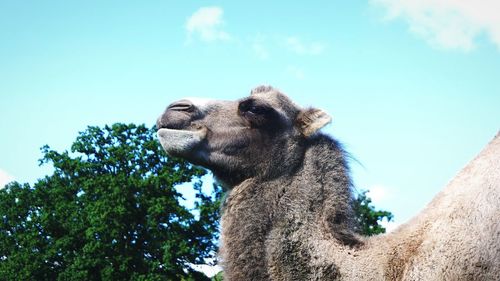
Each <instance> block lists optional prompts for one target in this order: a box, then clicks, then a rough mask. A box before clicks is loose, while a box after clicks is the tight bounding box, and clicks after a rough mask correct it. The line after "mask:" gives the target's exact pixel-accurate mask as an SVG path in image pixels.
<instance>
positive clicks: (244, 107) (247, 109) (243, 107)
mask: <svg viewBox="0 0 500 281" xmlns="http://www.w3.org/2000/svg"><path fill="white" fill-rule="evenodd" d="M239 110H240V112H241V113H247V114H251V115H265V114H268V113H270V112H271V111H272V109H271V108H269V107H267V106H264V105H258V104H255V103H254V102H253V101H252V100H247V101H244V102H242V103H240V106H239Z"/></svg>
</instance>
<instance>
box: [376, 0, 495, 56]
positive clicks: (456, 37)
mask: <svg viewBox="0 0 500 281" xmlns="http://www.w3.org/2000/svg"><path fill="white" fill-rule="evenodd" d="M371 2H372V4H376V5H381V6H383V7H385V8H386V9H387V18H388V19H396V18H401V19H404V20H405V21H407V22H408V24H409V26H410V30H411V31H412V32H413V33H415V34H417V35H418V36H420V37H422V38H423V39H425V40H426V41H427V42H428V43H430V44H431V45H432V46H435V47H439V48H446V49H460V50H464V51H469V50H471V49H473V48H474V47H475V40H476V39H477V38H478V37H480V36H481V35H482V34H485V35H487V36H488V37H489V39H490V40H491V41H492V42H493V43H494V44H496V45H497V47H498V48H499V49H500V12H499V11H500V1H498V0H480V1H471V0H453V1H451V0H371Z"/></svg>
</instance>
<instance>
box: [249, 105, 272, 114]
mask: <svg viewBox="0 0 500 281" xmlns="http://www.w3.org/2000/svg"><path fill="white" fill-rule="evenodd" d="M246 111H247V112H249V113H252V114H257V115H262V114H266V113H268V112H269V109H268V108H266V107H262V106H255V105H252V106H250V107H249V108H248V109H247V110H246Z"/></svg>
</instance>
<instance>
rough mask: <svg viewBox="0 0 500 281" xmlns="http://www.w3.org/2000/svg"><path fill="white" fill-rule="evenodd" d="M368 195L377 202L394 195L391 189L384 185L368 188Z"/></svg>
mask: <svg viewBox="0 0 500 281" xmlns="http://www.w3.org/2000/svg"><path fill="white" fill-rule="evenodd" d="M367 195H368V197H370V198H371V199H372V201H373V202H374V203H375V204H377V203H380V202H382V201H385V200H388V199H390V198H391V197H392V192H391V189H390V188H388V187H386V186H383V185H378V184H377V185H373V186H372V187H370V188H369V189H368V193H367Z"/></svg>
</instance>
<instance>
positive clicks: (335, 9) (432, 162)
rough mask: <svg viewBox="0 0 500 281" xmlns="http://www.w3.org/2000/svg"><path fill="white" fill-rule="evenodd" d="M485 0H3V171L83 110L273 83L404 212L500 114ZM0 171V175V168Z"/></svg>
mask: <svg viewBox="0 0 500 281" xmlns="http://www.w3.org/2000/svg"><path fill="white" fill-rule="evenodd" d="M499 10H500V7H499V4H498V2H496V1H483V2H480V3H479V2H477V3H475V2H474V3H472V1H465V0H455V1H445V0H429V1H417V0H377V1H308V2H307V4H304V3H301V2H299V1H296V2H293V1H286V2H285V1H273V2H270V1H251V2H248V3H245V2H241V1H140V2H139V1H11V0H0V120H1V123H0V132H1V138H0V181H3V182H5V181H7V180H8V179H14V180H17V181H20V182H34V181H35V180H36V179H37V178H40V177H43V176H44V175H46V174H47V173H50V172H51V170H50V167H45V166H43V167H39V166H38V161H37V160H38V159H39V158H40V157H41V153H40V150H39V148H40V147H41V146H43V145H45V144H49V145H50V146H51V147H52V148H55V149H57V150H65V149H69V147H70V145H71V143H72V141H73V140H74V139H75V137H76V136H77V134H78V132H79V131H82V130H84V129H85V128H86V126H88V125H104V124H112V123H114V122H125V123H130V122H133V123H145V124H147V125H153V124H154V122H155V120H156V118H157V116H158V115H159V114H160V113H161V112H162V110H163V109H164V108H165V106H166V105H167V104H168V103H170V102H172V101H174V100H176V99H179V98H181V97H184V96H200V97H210V98H217V99H237V98H241V97H243V96H245V95H247V94H248V93H249V91H250V90H251V88H253V87H255V86H257V85H260V84H271V85H273V86H275V87H277V88H279V89H281V90H282V91H283V92H285V93H287V94H288V95H289V96H291V97H292V98H293V99H294V100H295V101H297V103H299V104H301V105H303V106H316V107H321V108H323V109H324V110H326V111H327V112H329V113H330V114H331V115H332V117H333V123H332V124H331V125H329V126H328V127H326V128H325V130H324V131H325V132H326V133H329V134H332V135H333V136H335V137H336V138H338V139H339V140H340V141H341V142H343V143H344V144H345V147H346V149H347V150H348V151H349V152H350V153H351V154H352V156H353V157H354V158H355V159H356V160H357V162H356V161H353V162H352V163H351V165H352V170H353V178H354V182H355V184H356V187H357V188H359V189H371V190H372V191H373V192H372V194H371V196H372V197H373V199H374V202H375V205H376V206H378V207H381V208H385V209H387V210H390V211H392V212H393V213H394V214H395V220H396V223H402V222H404V221H406V220H407V219H409V218H410V217H411V216H413V215H415V214H416V213H417V212H418V211H419V210H420V209H422V208H423V207H424V206H425V204H426V203H427V202H429V201H430V200H431V198H432V197H433V196H434V195H435V194H436V193H437V192H438V191H439V190H441V188H442V187H443V186H444V185H445V184H446V183H447V182H448V181H449V180H450V179H451V178H452V177H453V175H454V174H455V173H457V172H458V170H459V169H460V168H461V167H463V166H464V165H465V164H466V163H467V162H468V161H469V160H471V159H472V158H473V157H474V156H475V155H476V154H477V153H478V152H479V151H480V150H481V148H482V147H483V146H484V145H486V143H487V142H488V141H489V140H490V139H491V138H492V137H493V136H494V135H495V134H496V132H497V131H498V130H499V129H500V110H499V108H500V78H499V77H500V16H499V15H500V14H499V13H498V12H495V11H499ZM0 184H2V183H0Z"/></svg>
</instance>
